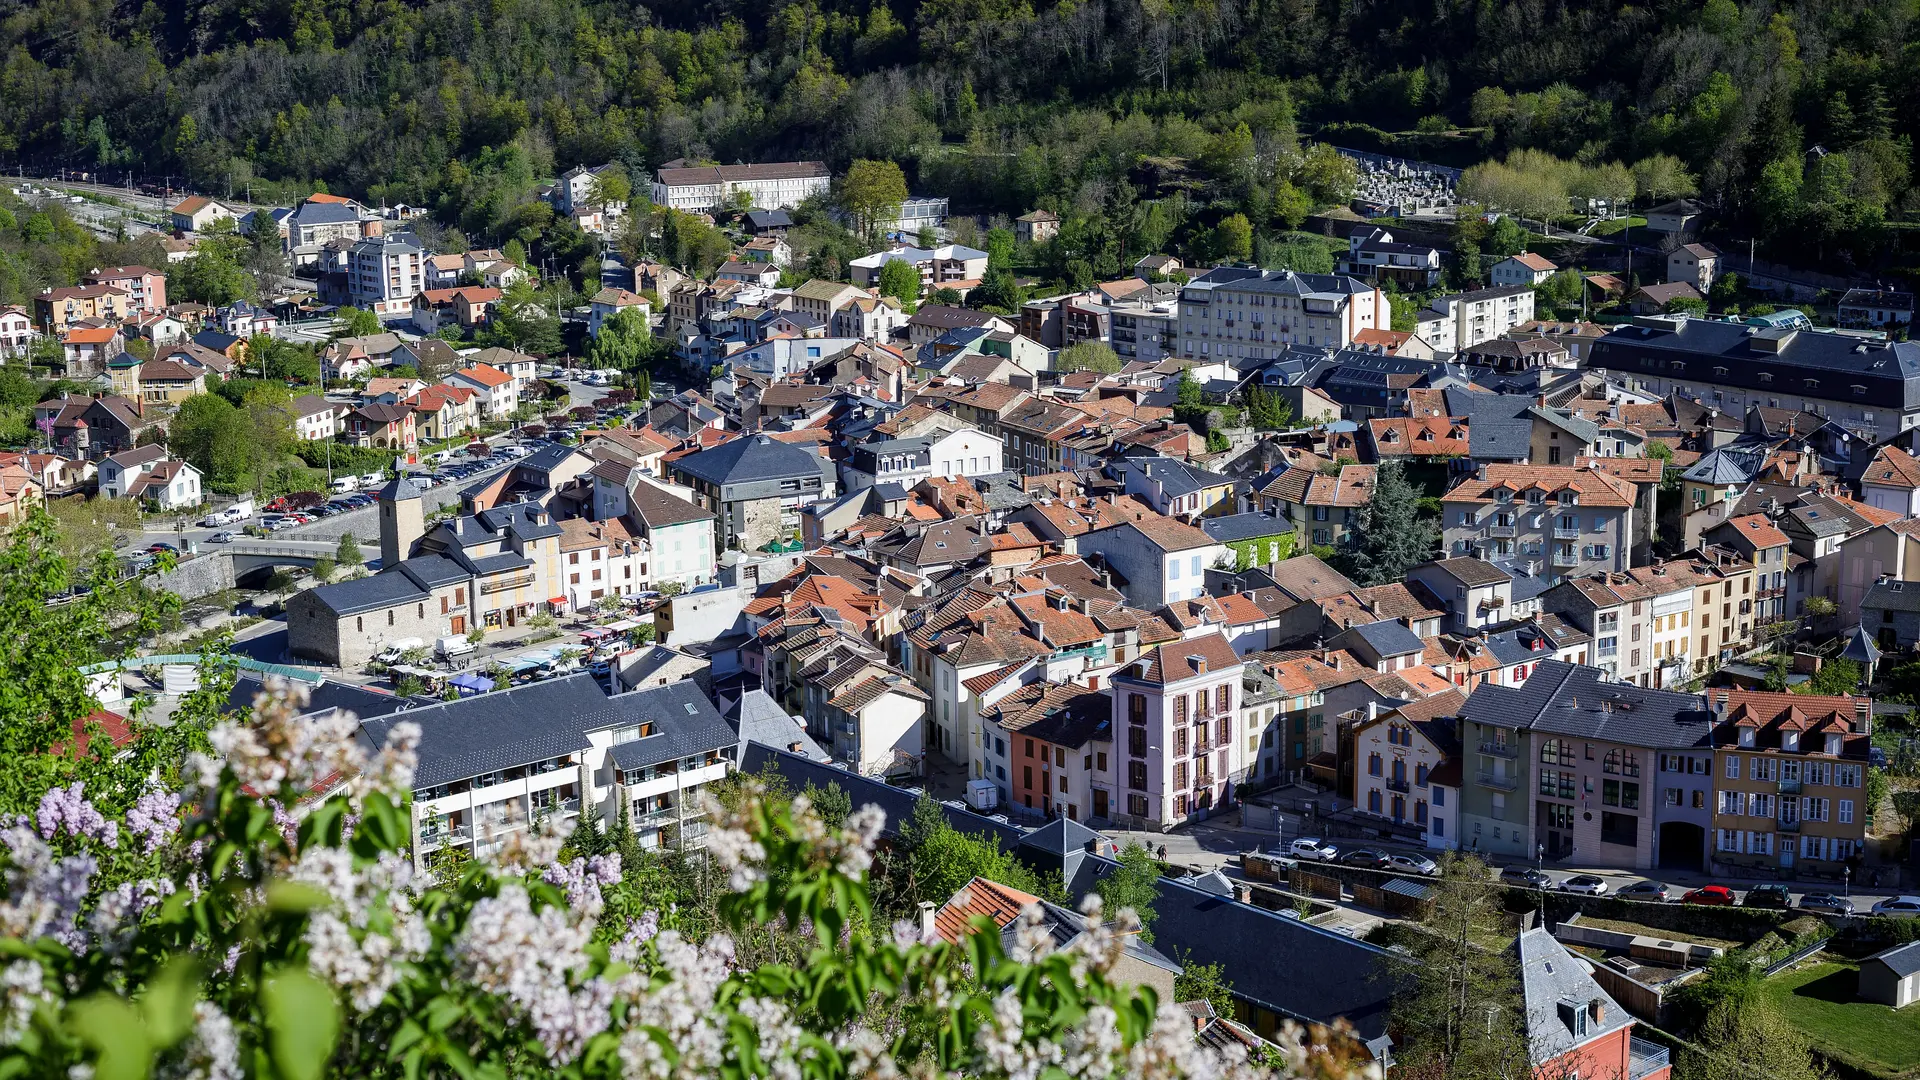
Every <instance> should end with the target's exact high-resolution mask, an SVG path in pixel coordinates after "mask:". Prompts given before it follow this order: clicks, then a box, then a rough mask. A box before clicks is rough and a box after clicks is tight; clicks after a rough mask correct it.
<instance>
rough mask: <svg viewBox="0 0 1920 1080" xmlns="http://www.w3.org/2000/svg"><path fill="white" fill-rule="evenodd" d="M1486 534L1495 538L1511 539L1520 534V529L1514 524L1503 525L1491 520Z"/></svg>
mask: <svg viewBox="0 0 1920 1080" xmlns="http://www.w3.org/2000/svg"><path fill="white" fill-rule="evenodd" d="M1486 535H1487V536H1488V537H1489V538H1491V539H1494V540H1511V539H1513V538H1514V537H1516V536H1518V535H1520V530H1519V529H1518V528H1516V527H1514V526H1513V525H1501V524H1497V523H1491V522H1490V523H1488V525H1487V530H1486Z"/></svg>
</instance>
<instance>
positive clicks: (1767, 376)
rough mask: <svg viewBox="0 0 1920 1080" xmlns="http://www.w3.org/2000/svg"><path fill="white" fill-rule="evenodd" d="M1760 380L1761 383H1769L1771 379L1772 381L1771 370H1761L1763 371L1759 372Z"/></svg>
mask: <svg viewBox="0 0 1920 1080" xmlns="http://www.w3.org/2000/svg"><path fill="white" fill-rule="evenodd" d="M1760 381H1761V383H1763V384H1764V383H1770V382H1772V381H1773V372H1771V371H1763V372H1761V373H1760Z"/></svg>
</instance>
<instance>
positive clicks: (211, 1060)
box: [155, 1001, 246, 1080]
mask: <svg viewBox="0 0 1920 1080" xmlns="http://www.w3.org/2000/svg"><path fill="white" fill-rule="evenodd" d="M155 1075H157V1076H158V1077H160V1080H242V1077H244V1076H245V1075H246V1074H245V1072H244V1071H243V1070H242V1069H241V1067H240V1036H239V1034H238V1033H237V1032H235V1031H234V1029H233V1019H232V1018H231V1017H229V1016H228V1015H227V1014H226V1013H223V1012H221V1011H220V1008H219V1006H217V1005H214V1004H213V1003H212V1002H209V1001H196V1002H194V1004H193V1029H192V1031H191V1032H190V1033H189V1034H188V1035H187V1041H186V1045H185V1046H184V1047H183V1048H182V1052H181V1054H180V1060H179V1061H177V1062H175V1063H173V1064H172V1065H171V1066H167V1067H163V1068H161V1069H159V1070H157V1071H156V1074H155Z"/></svg>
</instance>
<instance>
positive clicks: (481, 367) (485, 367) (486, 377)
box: [454, 364, 513, 387]
mask: <svg viewBox="0 0 1920 1080" xmlns="http://www.w3.org/2000/svg"><path fill="white" fill-rule="evenodd" d="M454 374H455V375H459V376H461V377H463V378H467V379H471V380H473V381H474V382H477V383H479V384H480V385H482V386H489V387H491V386H505V385H506V384H508V383H510V382H512V381H513V376H511V375H509V374H507V373H506V372H504V371H501V370H500V369H499V368H497V367H494V366H492V365H490V364H475V365H473V366H472V367H464V368H461V369H460V370H459V371H456V372H454Z"/></svg>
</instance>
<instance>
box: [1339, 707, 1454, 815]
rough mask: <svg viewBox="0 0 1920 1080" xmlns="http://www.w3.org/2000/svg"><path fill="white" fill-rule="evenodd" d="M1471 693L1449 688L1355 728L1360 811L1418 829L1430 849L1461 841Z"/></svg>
mask: <svg viewBox="0 0 1920 1080" xmlns="http://www.w3.org/2000/svg"><path fill="white" fill-rule="evenodd" d="M1465 700H1466V695H1465V694H1463V693H1461V692H1460V691H1458V690H1448V691H1446V692H1445V693H1441V694H1435V695H1434V696H1432V697H1429V698H1424V699H1422V700H1420V701H1415V702H1409V703H1408V704H1405V705H1402V706H1400V707H1398V708H1394V709H1383V710H1376V711H1373V712H1372V713H1371V714H1370V715H1369V716H1368V717H1367V719H1365V720H1362V721H1361V722H1359V723H1358V724H1355V725H1354V729H1353V746H1354V754H1355V757H1356V758H1358V759H1359V760H1358V761H1356V762H1355V764H1356V766H1357V768H1356V769H1355V772H1354V777H1355V779H1354V784H1355V797H1354V808H1355V809H1356V810H1358V811H1360V812H1361V813H1364V814H1370V815H1372V816H1374V817H1380V818H1386V819H1387V820H1389V821H1391V822H1393V823H1394V824H1395V825H1397V826H1403V827H1404V826H1411V827H1413V828H1414V829H1417V830H1418V831H1419V833H1420V835H1421V837H1422V838H1423V839H1424V840H1425V842H1426V846H1427V847H1430V848H1450V847H1452V846H1454V844H1455V843H1457V840H1458V834H1459V826H1458V824H1457V821H1458V819H1457V818H1456V817H1455V815H1456V814H1457V813H1458V812H1459V810H1460V782H1461V778H1460V740H1459V735H1458V731H1459V726H1458V721H1457V720H1456V718H1455V714H1457V713H1458V712H1459V710H1460V706H1461V704H1462V703H1463V702H1464V701H1465Z"/></svg>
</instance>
